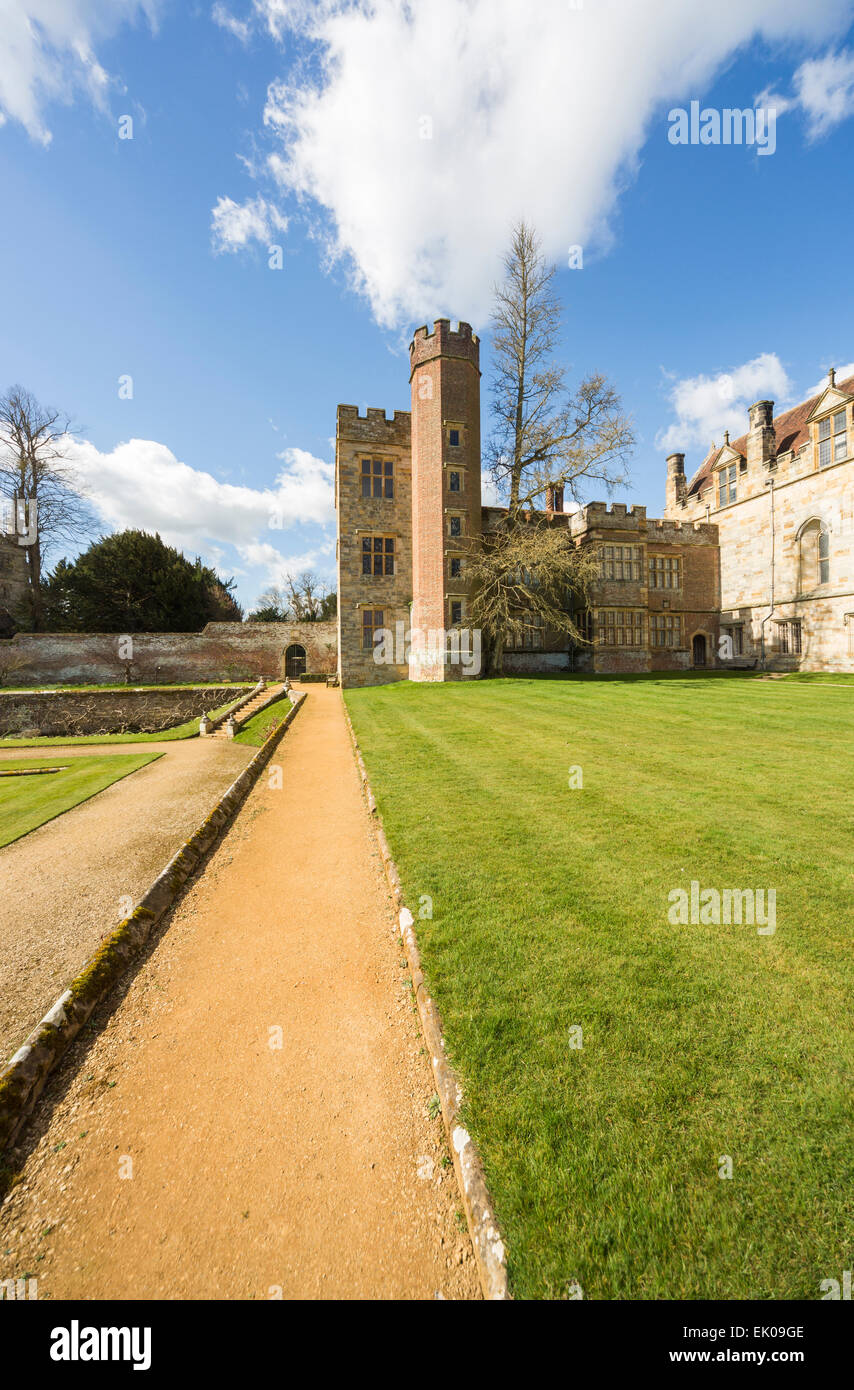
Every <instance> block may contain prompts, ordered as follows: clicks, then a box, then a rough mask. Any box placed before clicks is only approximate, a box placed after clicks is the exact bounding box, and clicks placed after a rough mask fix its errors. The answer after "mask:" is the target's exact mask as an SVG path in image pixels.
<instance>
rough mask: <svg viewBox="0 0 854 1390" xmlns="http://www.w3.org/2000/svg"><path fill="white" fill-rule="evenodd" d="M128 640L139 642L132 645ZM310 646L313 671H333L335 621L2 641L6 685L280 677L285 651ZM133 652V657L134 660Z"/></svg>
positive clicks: (0, 679)
mask: <svg viewBox="0 0 854 1390" xmlns="http://www.w3.org/2000/svg"><path fill="white" fill-rule="evenodd" d="M128 642H130V644H131V646H130V649H128V646H127V644H128ZM292 643H297V644H298V645H300V646H302V647H304V648H305V652H306V670H307V671H308V672H317V673H321V672H322V673H331V672H334V671H335V669H336V664H337V653H338V633H337V625H336V624H335V623H334V622H331V623H208V625H207V627H205V628H204V630H203V631H202V632H137V633H133V634H131V635H130V636H122V635H120V634H118V633H114V632H105V633H84V632H69V633H58V632H44V633H42V632H38V633H31V632H19V633H17V634H16V636H15V637H13V638H12V639H11V640H4V641H0V683H2V684H3V685H6V686H18V685H52V684H73V685H102V684H106V683H107V682H111V681H123V680H125V679H126V678H128V677H129V679H130V681H131V682H133V683H134V684H138V685H141V684H146V685H147V684H161V683H164V684H165V683H168V682H171V681H193V680H197V681H221V682H228V681H252V682H254V681H255V680H257V678H258V677H259V676H264V677H266V678H267V679H268V680H274V679H277V678H279V677H281V676H283V675H284V654H285V651H286V650H287V648H288V647H289V646H290V645H291V644H292ZM128 650H129V651H130V660H128Z"/></svg>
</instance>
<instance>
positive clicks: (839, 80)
mask: <svg viewBox="0 0 854 1390" xmlns="http://www.w3.org/2000/svg"><path fill="white" fill-rule="evenodd" d="M792 86H793V88H794V94H793V95H792V96H784V95H782V94H780V93H772V92H770V91H765V92H763V93H762V95H761V96H759V97H757V99H756V101H757V105H763V106H775V107H776V108H777V114H778V116H779V115H782V114H783V113H784V112H786V111H791V110H800V111H802V112H803V114H804V116H805V117H806V120H807V135H808V137H809V139H810V140H818V139H820V138H821V137H822V136H823V135H827V134H828V133H829V131H831V130H833V128H834V126H837V125H839V124H840V123H841V122H842V121H844V120H847V118H848V117H849V116H852V115H854V53H851V52H847V51H844V52H842V53H834V52H830V53H825V55H824V56H823V57H822V58H809V59H807V61H806V62H805V63H801V66H800V67H799V68H798V70H797V71H796V73H795V75H794V77H793V79H792Z"/></svg>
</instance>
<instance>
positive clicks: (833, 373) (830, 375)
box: [827, 367, 836, 386]
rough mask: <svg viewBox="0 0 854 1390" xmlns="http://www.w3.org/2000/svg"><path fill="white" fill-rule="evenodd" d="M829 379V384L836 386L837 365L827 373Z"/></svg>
mask: <svg viewBox="0 0 854 1390" xmlns="http://www.w3.org/2000/svg"><path fill="white" fill-rule="evenodd" d="M827 380H828V384H829V385H830V386H835V385H836V368H835V367H831V369H830V371H829V372H828V373H827Z"/></svg>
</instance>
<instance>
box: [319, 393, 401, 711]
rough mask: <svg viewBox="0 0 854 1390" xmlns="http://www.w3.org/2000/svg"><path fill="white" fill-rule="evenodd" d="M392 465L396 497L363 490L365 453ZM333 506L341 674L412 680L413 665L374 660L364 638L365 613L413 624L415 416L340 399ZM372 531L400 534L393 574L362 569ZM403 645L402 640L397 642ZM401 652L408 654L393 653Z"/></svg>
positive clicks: (361, 680) (366, 679)
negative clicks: (366, 494)
mask: <svg viewBox="0 0 854 1390" xmlns="http://www.w3.org/2000/svg"><path fill="white" fill-rule="evenodd" d="M363 458H367V459H371V460H373V459H379V460H380V461H381V462H383V463H385V462H390V463H392V464H393V468H394V472H393V475H392V476H393V480H394V496H393V497H365V498H363V497H362V459H363ZM335 506H336V509H337V512H338V623H339V643H338V646H339V657H338V659H339V674H340V678H341V683H342V685H384V684H385V683H386V682H388V681H399V680H406V678H407V676H408V675H409V667H408V664H407V662H406V661H405V660H402V661H400V662H394V663H390V662H382V663H378V662H376V661H374V651H373V648H367V649H366V648H364V647H363V645H362V627H363V613H364V612H365V610H366V609H370V611H371V612H374V613H381V614H382V627H384V628H385V629H387V630H388V631H390V632H395V630H396V625H397V624H398V623H400V624H402V625H403V627H402V630H403V631H404V632H408V631H409V603H410V600H411V598H412V488H411V470H410V417H409V412H408V411H403V410H396V411H395V412H394V415H393V416H392V418H391V419H387V418H386V414H385V411H384V410H379V409H375V408H374V407H370V408H369V409H368V411H367V413H366V414H365V415H364V416H361V415H359V412H358V410H357V409H356V407H355V406H354V405H339V407H338V419H337V430H336V448H335ZM374 536H383V537H384V536H389V537H392V538H393V540H394V573H393V574H389V575H386V574H383V575H376V576H375V575H373V574H371V575H364V574H363V573H362V542H363V541H364V540H365V539H366V538H371V539H372V538H373V537H374ZM398 645H399V646H401V645H402V644H400V643H399V644H398ZM394 654H395V655H398V654H400V655H401V656H402V655H403V653H402V651H401V652H400V653H394Z"/></svg>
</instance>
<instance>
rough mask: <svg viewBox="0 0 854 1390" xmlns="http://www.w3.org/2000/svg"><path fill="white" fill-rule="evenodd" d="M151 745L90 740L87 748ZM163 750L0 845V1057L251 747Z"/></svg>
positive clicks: (192, 744)
mask: <svg viewBox="0 0 854 1390" xmlns="http://www.w3.org/2000/svg"><path fill="white" fill-rule="evenodd" d="M157 747H158V745H157V744H152V743H147V744H146V743H137V744H118V745H114V746H113V747H109V748H108V747H106V746H104V745H96V746H95V748H94V749H93V751H94V752H97V753H101V752H104V753H107V752H109V753H112V752H113V751H116V752H118V751H119V750H124V749H129V750H132V751H135V752H156V751H157ZM163 749H164V756H163V757H162V758H158V760H157V762H155V763H150V764H149V766H148V767H143V768H140V769H139V771H138V772H134V773H132V774H131V776H130V777H126V778H125V779H124V780H123V781H121V782H114V783H113V785H112V786H111V787H107V788H105V790H104V791H102V792H98V793H97V795H96V796H93V797H92V798H91V799H90V800H89V801H84V802H82V803H81V805H79V806H75V807H73V808H72V809H71V810H70V811H65V812H64V813H63V815H61V816H57V818H56V820H52V821H48V822H47V824H46V825H42V826H40V827H39V828H38V830H32V831H31V832H30V834H29V835H25V836H24V837H23V839H21V840H16V841H15V843H14V844H11V845H6V846H5V847H4V848H3V849H0V882H2V885H3V891H2V893H0V1057H2V1059H3V1060H5V1059H6V1058H7V1057H9V1056H11V1054H12V1053H13V1052H14V1051H15V1049H16V1048H18V1047H20V1045H21V1043H22V1042H23V1041H24V1038H25V1037H26V1036H27V1034H28V1033H29V1032H30V1030H31V1029H32V1028H34V1027H35V1025H36V1024H37V1023H38V1021H39V1019H40V1018H41V1017H42V1016H43V1015H44V1013H45V1012H46V1010H47V1009H49V1008H50V1007H51V1005H52V1004H53V1003H54V1002H55V1001H56V999H57V998H58V996H59V995H60V994H61V992H62V990H63V989H64V988H65V986H66V985H67V984H68V983H69V981H71V980H73V978H74V976H75V975H76V974H77V973H78V971H79V970H80V968H81V966H82V965H83V964H84V963H85V962H86V960H87V959H88V958H89V956H90V955H91V954H92V952H93V951H94V950H95V949H96V947H97V945H98V943H99V941H101V939H102V938H103V937H105V936H107V935H108V934H109V933H110V932H111V931H112V930H113V928H114V927H115V926H117V924H118V923H119V922H120V921H121V920H122V918H123V917H125V916H127V912H128V911H129V907H128V904H127V901H125V903H122V901H121V899H123V898H124V899H125V900H127V899H130V900H131V905H132V903H134V902H136V901H137V899H138V898H140V897H141V896H142V894H143V893H144V892H145V890H146V889H147V888H148V886H149V884H150V883H151V882H152V881H153V880H154V879H155V878H156V876H157V874H159V873H160V871H161V869H165V867H166V865H167V864H168V863H169V860H170V859H171V858H172V855H173V854H175V853H176V851H177V850H178V849H180V847H181V845H182V844H183V843H184V841H185V840H186V839H187V837H188V835H191V834H192V833H193V831H194V830H195V829H196V827H197V826H198V825H199V824H200V823H201V822H202V821H203V820H204V818H205V816H206V815H207V814H208V812H209V811H210V810H211V809H212V807H213V806H214V805H215V804H216V802H217V801H218V800H219V798H220V796H221V795H222V793H223V792H224V791H225V790H226V788H228V787H230V786H231V783H232V782H233V781H234V779H235V777H237V776H238V775H239V773H240V772H242V770H243V768H244V767H245V766H246V764H247V763H248V762H249V759H250V758H251V756H252V754H253V753H254V752H255V751H256V750H255V749H254V748H249V747H246V746H245V745H243V744H239V743H238V744H234V743H232V744H222V743H214V741H213V739H204V740H202V739H188V740H187V741H186V742H176V743H166V744H164V745H163ZM37 751H38V753H39V754H40V755H41V757H44V756H45V750H44V749H39V750H37ZM61 751H62V753H63V754H65V753H67V752H69V751H70V750H68V749H62V750H61ZM74 751H75V752H76V751H77V750H74ZM80 751H81V752H82V750H80ZM47 756H48V757H50V754H49V753H48V754H47ZM62 761H64V759H59V758H57V763H60V762H62Z"/></svg>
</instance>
